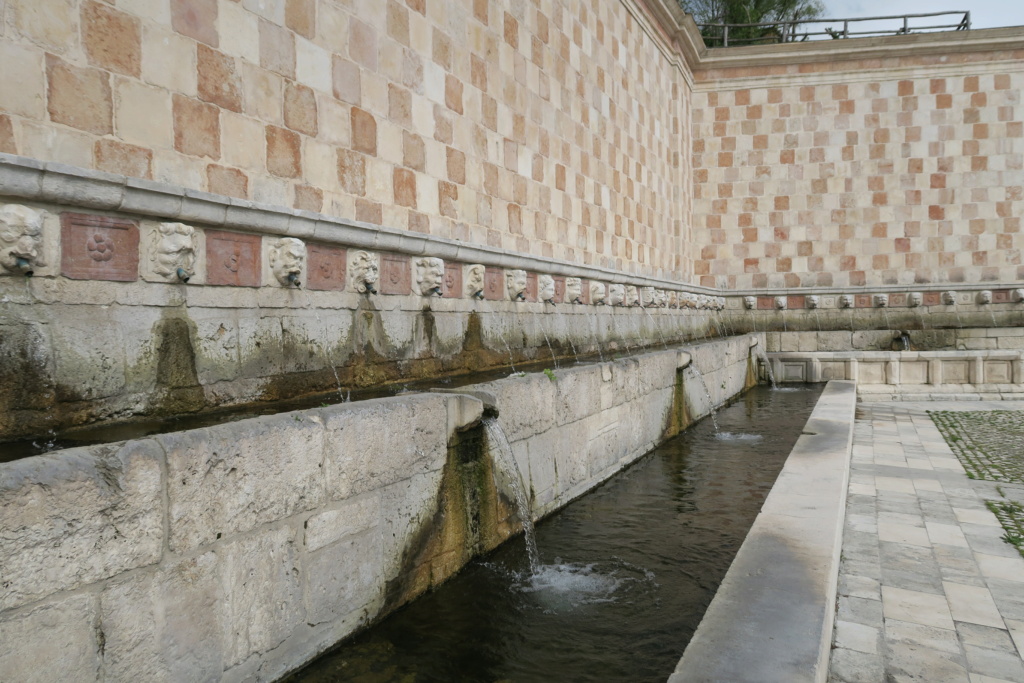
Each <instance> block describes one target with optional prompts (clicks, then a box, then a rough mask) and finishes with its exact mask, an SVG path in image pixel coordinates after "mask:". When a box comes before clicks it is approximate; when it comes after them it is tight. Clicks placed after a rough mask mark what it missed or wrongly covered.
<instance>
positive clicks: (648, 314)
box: [640, 304, 668, 349]
mask: <svg viewBox="0 0 1024 683" xmlns="http://www.w3.org/2000/svg"><path fill="white" fill-rule="evenodd" d="M640 308H641V310H643V312H644V313H646V314H647V319H648V320H650V321H651V327H653V328H654V331H655V332H657V333H658V337H660V338H661V345H662V346H664V347H665V348H666V349H667V348H668V342H667V341H665V335H663V334H662V333H661V328H660V327H658V325H657V323H655V322H654V316H653V315H651V312H650V311H649V310H647V307H646V306H644V305H643V304H641V305H640Z"/></svg>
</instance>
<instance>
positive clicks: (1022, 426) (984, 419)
mask: <svg viewBox="0 0 1024 683" xmlns="http://www.w3.org/2000/svg"><path fill="white" fill-rule="evenodd" d="M930 414H931V416H932V421H933V422H935V424H936V425H937V426H938V428H939V431H940V432H941V433H942V435H943V436H944V437H945V438H946V442H947V443H948V444H949V446H950V448H952V450H953V453H954V454H956V456H957V457H958V458H960V464H962V465H963V466H964V469H966V470H967V475H968V476H969V477H972V478H974V479H989V480H992V481H1007V482H1014V483H1017V484H1024V457H1022V454H1021V451H1022V449H1024V411H1020V410H987V411H986V410H982V411H978V410H971V411H963V412H958V411H955V410H937V411H931V413H930Z"/></svg>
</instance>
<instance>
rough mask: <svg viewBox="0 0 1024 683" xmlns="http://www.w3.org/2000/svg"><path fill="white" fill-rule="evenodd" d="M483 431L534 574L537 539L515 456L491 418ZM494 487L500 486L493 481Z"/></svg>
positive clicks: (536, 565) (537, 562)
mask: <svg viewBox="0 0 1024 683" xmlns="http://www.w3.org/2000/svg"><path fill="white" fill-rule="evenodd" d="M483 424H484V431H485V432H486V433H487V443H488V444H489V445H490V446H491V448H490V452H491V454H492V455H493V458H494V464H495V465H497V468H498V470H499V471H500V472H501V474H503V475H504V478H505V479H506V480H507V483H508V485H509V488H510V489H512V498H513V501H512V502H513V503H514V504H515V507H516V516H517V517H518V518H519V521H520V523H521V524H522V525H523V537H524V539H525V540H526V554H527V557H528V559H529V561H530V574H531V575H533V574H536V573H537V571H538V569H539V568H540V553H539V552H538V551H537V537H536V534H535V533H534V528H533V516H532V515H531V513H530V499H529V497H528V496H527V495H526V485H525V484H524V483H523V476H522V473H521V472H520V471H519V465H518V464H516V458H515V454H514V453H513V452H512V444H510V443H509V441H508V437H507V436H506V435H505V431H504V430H503V429H502V428H501V425H500V424H498V420H497V419H495V418H493V417H485V418H484V420H483ZM495 486H498V488H499V489H500V488H501V487H500V485H499V484H498V482H497V481H495Z"/></svg>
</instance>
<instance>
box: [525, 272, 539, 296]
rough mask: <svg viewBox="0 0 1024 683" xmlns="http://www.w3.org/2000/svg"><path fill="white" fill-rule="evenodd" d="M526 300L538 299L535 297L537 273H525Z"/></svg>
mask: <svg viewBox="0 0 1024 683" xmlns="http://www.w3.org/2000/svg"><path fill="white" fill-rule="evenodd" d="M526 300H527V301H540V299H538V298H537V273H530V272H527V273H526Z"/></svg>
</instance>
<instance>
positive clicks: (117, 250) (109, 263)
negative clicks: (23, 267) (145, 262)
mask: <svg viewBox="0 0 1024 683" xmlns="http://www.w3.org/2000/svg"><path fill="white" fill-rule="evenodd" d="M60 227H61V267H60V270H61V275H63V276H64V277H69V278H72V279H74V280H114V281H119V282H134V281H135V280H138V279H139V226H138V224H137V223H136V222H135V221H129V220H125V219H123V218H111V217H109V216H96V215H93V214H84V213H63V214H61V216H60Z"/></svg>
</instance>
